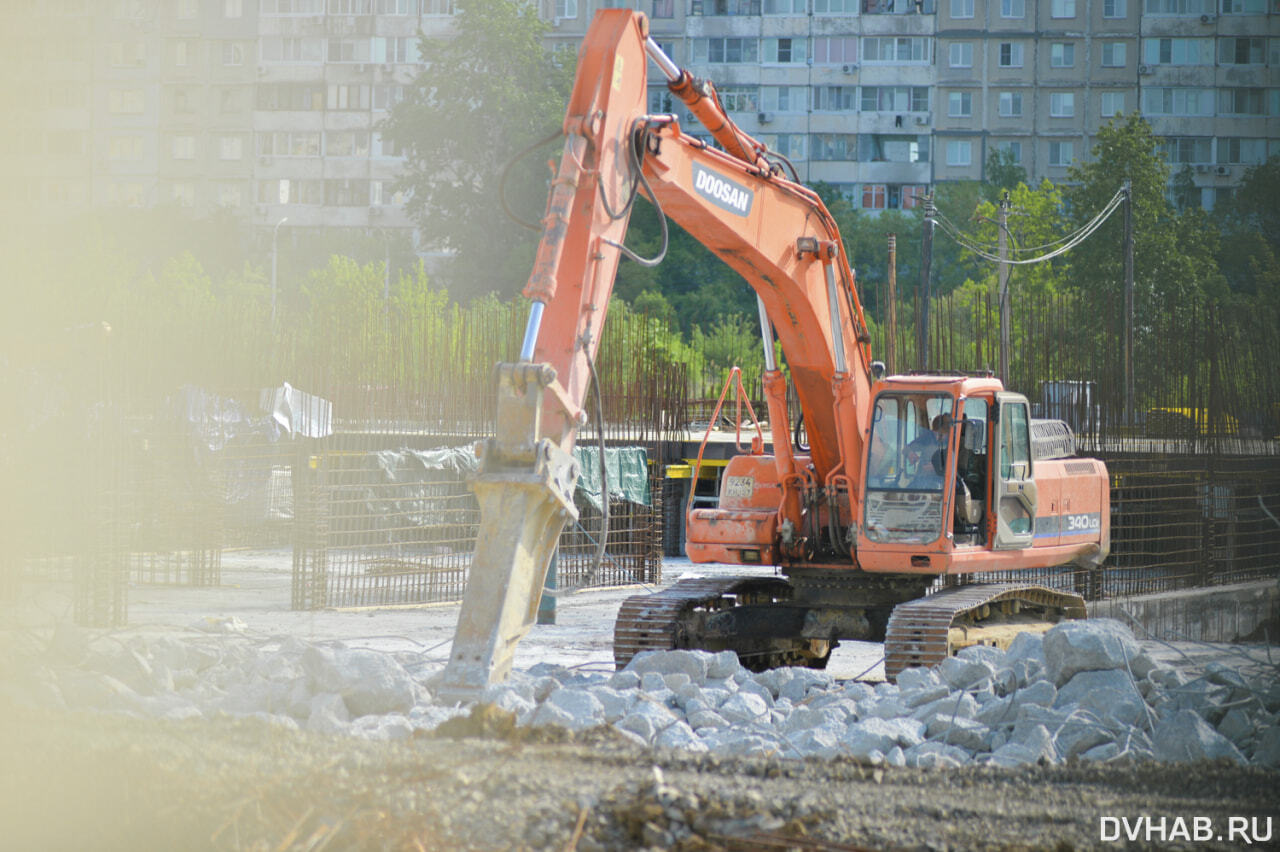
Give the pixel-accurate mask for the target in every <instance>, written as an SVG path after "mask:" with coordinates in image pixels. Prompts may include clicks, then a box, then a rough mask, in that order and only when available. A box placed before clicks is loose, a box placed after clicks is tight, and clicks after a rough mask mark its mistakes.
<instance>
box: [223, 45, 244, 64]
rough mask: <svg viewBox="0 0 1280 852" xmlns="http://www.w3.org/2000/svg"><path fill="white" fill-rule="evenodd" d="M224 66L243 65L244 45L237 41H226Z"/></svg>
mask: <svg viewBox="0 0 1280 852" xmlns="http://www.w3.org/2000/svg"><path fill="white" fill-rule="evenodd" d="M222 64H223V65H243V64H244V45H242V44H240V43H239V42H236V41H224V42H223V43H222Z"/></svg>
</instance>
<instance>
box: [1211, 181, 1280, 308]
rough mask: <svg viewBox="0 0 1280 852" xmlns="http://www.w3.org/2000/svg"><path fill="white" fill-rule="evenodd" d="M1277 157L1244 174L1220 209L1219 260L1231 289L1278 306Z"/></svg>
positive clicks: (1279, 219) (1279, 192) (1279, 190)
mask: <svg viewBox="0 0 1280 852" xmlns="http://www.w3.org/2000/svg"><path fill="white" fill-rule="evenodd" d="M1277 198H1280V156H1276V157H1272V158H1271V159H1269V160H1267V162H1265V163H1263V164H1261V165H1257V166H1253V167H1252V168H1250V169H1248V170H1247V171H1246V172H1245V173H1244V178H1243V180H1242V181H1241V183H1240V188H1239V189H1238V190H1237V191H1236V193H1235V196H1234V198H1232V199H1231V200H1230V201H1229V202H1220V203H1219V204H1218V205H1215V207H1214V212H1215V213H1219V211H1220V210H1221V213H1220V215H1221V220H1222V243H1221V246H1220V250H1219V252H1218V263H1219V265H1220V267H1221V269H1222V273H1223V275H1225V276H1226V278H1227V281H1228V282H1229V284H1230V287H1231V290H1232V291H1233V292H1235V293H1240V294H1244V295H1247V296H1252V297H1256V298H1258V299H1260V300H1261V301H1262V302H1264V303H1268V304H1271V305H1272V306H1280V204H1277V202H1276V199H1277Z"/></svg>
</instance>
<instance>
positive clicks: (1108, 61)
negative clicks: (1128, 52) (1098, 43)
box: [1102, 41, 1125, 68]
mask: <svg viewBox="0 0 1280 852" xmlns="http://www.w3.org/2000/svg"><path fill="white" fill-rule="evenodd" d="M1124 53H1125V50H1124V42H1122V41H1104V42H1103V43H1102V67H1103V68H1123V67H1124V64H1125V56H1124Z"/></svg>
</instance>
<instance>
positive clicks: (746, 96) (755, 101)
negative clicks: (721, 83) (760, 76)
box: [716, 86, 760, 112]
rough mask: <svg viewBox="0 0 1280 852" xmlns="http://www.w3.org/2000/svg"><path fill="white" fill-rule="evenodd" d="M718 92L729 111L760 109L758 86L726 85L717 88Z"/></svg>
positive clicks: (753, 110) (755, 110) (754, 110)
mask: <svg viewBox="0 0 1280 852" xmlns="http://www.w3.org/2000/svg"><path fill="white" fill-rule="evenodd" d="M716 94H718V95H719V96H720V102H721V103H722V104H724V108H725V109H726V110H727V111H729V112H757V111H759V109H760V89H759V88H757V87H756V86H725V87H724V88H723V89H718V90H716Z"/></svg>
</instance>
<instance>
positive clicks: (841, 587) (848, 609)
mask: <svg viewBox="0 0 1280 852" xmlns="http://www.w3.org/2000/svg"><path fill="white" fill-rule="evenodd" d="M927 586H928V582H927V581H922V580H921V578H920V577H919V576H910V575H909V576H905V577H901V578H898V577H883V576H871V577H868V576H866V575H854V576H849V575H848V574H847V573H846V574H843V575H841V574H834V573H832V574H830V575H828V576H825V577H823V576H821V575H820V574H818V572H806V573H802V574H800V575H799V576H798V577H797V578H795V579H794V580H793V581H791V582H789V581H787V580H785V579H782V578H780V577H717V578H698V579H686V580H680V581H679V582H677V583H675V584H674V585H673V586H671V587H670V588H668V589H665V590H663V591H661V592H658V593H656V594H645V595H635V596H633V597H630V598H627V600H626V601H624V602H623V604H622V607H621V609H620V610H619V612H618V620H617V623H616V625H615V627H614V643H613V649H614V651H613V653H614V661H615V662H616V663H617V665H618V667H619V668H621V667H623V666H625V665H626V664H627V663H628V662H630V660H631V658H632V657H634V656H635V655H636V654H638V653H640V652H642V651H662V650H671V649H677V648H685V649H698V650H705V651H723V650H732V651H735V652H737V654H738V658H739V659H740V660H741V661H742V664H743V665H744V666H746V667H747V668H750V669H754V670H757V671H760V670H764V669H768V668H774V667H777V666H793V665H799V666H808V667H810V668H825V667H826V663H827V660H828V659H829V658H830V656H831V651H832V649H833V648H835V646H836V645H837V644H838V642H839V640H841V639H850V640H864V641H871V642H881V641H882V642H884V643H885V676H886V677H888V678H894V677H896V676H897V674H898V673H899V672H901V671H902V670H903V669H907V668H911V667H912V666H931V665H934V664H936V663H938V662H941V661H942V660H944V659H945V658H946V657H948V656H950V655H952V654H954V653H956V652H957V651H959V650H960V649H961V648H965V647H968V646H970V645H994V646H997V647H1007V645H1008V643H1009V642H1010V641H1011V640H1012V639H1013V637H1014V636H1016V635H1017V634H1018V633H1021V632H1043V631H1045V630H1048V629H1049V628H1050V627H1052V626H1053V625H1054V624H1056V623H1058V622H1059V621H1061V620H1063V619H1070V618H1084V617H1085V607H1084V600H1083V599H1082V598H1081V597H1080V596H1079V595H1075V594H1072V593H1069V592H1060V591H1054V590H1051V589H1046V588H1044V587H1042V586H1035V585H1030V584H1025V583H1022V584H1019V583H1001V584H977V585H971V586H960V587H953V588H946V589H941V590H939V591H936V592H934V593H933V594H929V595H925V591H926V588H927ZM815 593H821V594H822V595H823V599H822V600H819V599H817V598H815V597H814V595H815ZM859 601H861V602H859Z"/></svg>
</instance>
